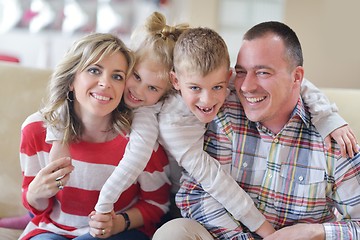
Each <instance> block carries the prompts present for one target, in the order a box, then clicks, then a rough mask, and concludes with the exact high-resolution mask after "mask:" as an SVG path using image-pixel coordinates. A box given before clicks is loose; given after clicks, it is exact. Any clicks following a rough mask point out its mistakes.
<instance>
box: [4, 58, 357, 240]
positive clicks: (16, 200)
mask: <svg viewBox="0 0 360 240" xmlns="http://www.w3.org/2000/svg"><path fill="white" fill-rule="evenodd" d="M50 74H51V70H49V69H35V68H29V67H23V66H21V65H19V64H10V63H5V62H0V77H1V80H2V82H3V86H2V88H1V91H2V92H1V95H2V96H3V101H2V103H1V105H2V106H1V108H0V111H1V116H2V118H1V119H0V121H1V124H0V129H1V130H0V134H1V139H2V141H1V145H0V149H1V153H2V157H1V168H0V183H1V185H0V218H2V217H10V216H20V215H23V214H25V213H26V212H27V211H26V209H24V207H23V206H22V202H21V171H20V165H19V141H20V127H21V124H22V122H23V121H24V120H25V118H26V117H27V116H28V115H30V114H31V113H33V112H35V111H36V110H38V109H39V108H40V106H41V102H42V99H43V97H44V96H45V92H46V88H47V82H48V79H49V77H50ZM323 90H324V92H325V93H326V94H327V96H328V97H329V98H330V99H331V101H334V102H335V103H336V104H337V106H338V108H339V109H340V114H341V115H342V116H343V117H344V118H345V119H346V120H347V121H348V122H349V124H350V125H351V127H352V128H353V130H354V131H355V133H356V135H357V137H358V138H360V121H359V119H357V117H356V116H359V114H358V113H357V111H356V109H354V108H355V107H356V104H355V103H356V102H357V101H358V100H359V99H360V89H323ZM353 106H354V107H353ZM20 233H21V230H12V229H5V228H0V239H1V240H8V239H9V240H13V239H18V236H19V235H20Z"/></svg>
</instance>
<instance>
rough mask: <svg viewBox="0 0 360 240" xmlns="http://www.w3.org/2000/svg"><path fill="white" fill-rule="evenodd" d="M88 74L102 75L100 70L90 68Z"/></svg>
mask: <svg viewBox="0 0 360 240" xmlns="http://www.w3.org/2000/svg"><path fill="white" fill-rule="evenodd" d="M88 72H89V73H91V74H100V70H99V69H98V68H94V67H92V68H89V69H88Z"/></svg>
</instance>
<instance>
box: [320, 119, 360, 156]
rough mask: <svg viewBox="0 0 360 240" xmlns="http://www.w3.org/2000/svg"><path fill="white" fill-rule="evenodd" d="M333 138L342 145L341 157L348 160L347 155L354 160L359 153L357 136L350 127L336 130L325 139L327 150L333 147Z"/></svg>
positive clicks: (346, 126) (345, 126)
mask: <svg viewBox="0 0 360 240" xmlns="http://www.w3.org/2000/svg"><path fill="white" fill-rule="evenodd" d="M331 138H333V139H334V140H335V141H336V142H337V143H338V144H339V145H340V151H341V155H342V156H343V157H344V158H346V157H347V155H348V156H349V157H350V158H353V157H354V155H355V154H356V153H358V152H359V145H358V143H357V139H356V136H355V134H354V132H353V131H352V130H351V128H350V127H349V126H348V125H344V126H342V127H339V128H338V129H335V130H334V131H332V132H331V133H330V135H328V136H327V137H326V138H325V140H324V141H325V147H326V148H327V149H330V147H331Z"/></svg>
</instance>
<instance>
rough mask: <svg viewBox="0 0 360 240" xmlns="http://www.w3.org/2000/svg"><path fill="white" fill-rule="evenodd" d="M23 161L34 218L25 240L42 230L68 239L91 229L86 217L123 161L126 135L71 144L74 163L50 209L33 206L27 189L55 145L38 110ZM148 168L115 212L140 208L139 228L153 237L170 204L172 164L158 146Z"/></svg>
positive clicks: (26, 129) (28, 128)
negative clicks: (170, 167) (141, 223)
mask: <svg viewBox="0 0 360 240" xmlns="http://www.w3.org/2000/svg"><path fill="white" fill-rule="evenodd" d="M21 133H22V134H21V143H20V163H21V169H22V172H23V176H24V178H23V185H22V195H23V203H24V206H25V207H26V208H27V209H29V210H30V211H31V212H32V213H33V214H34V215H35V217H34V218H33V219H32V221H31V222H30V223H29V224H28V226H27V227H26V229H25V231H24V233H23V234H22V236H21V239H30V238H31V237H32V236H34V235H37V234H38V233H40V232H53V233H57V234H60V235H64V236H66V237H69V238H73V237H76V236H80V235H83V234H85V233H87V232H88V231H89V228H88V215H89V213H90V212H91V211H93V210H94V207H95V204H96V202H97V200H98V197H99V192H100V190H101V187H102V186H103V184H104V183H105V181H106V180H107V179H108V177H109V176H110V175H111V173H112V172H113V170H114V169H115V167H116V166H117V165H118V163H119V161H120V160H121V158H122V156H123V154H124V150H125V147H126V144H127V142H128V139H126V138H124V137H122V136H120V135H119V136H117V137H116V138H115V139H113V140H111V141H109V142H105V143H89V142H79V143H76V144H72V145H71V146H70V152H71V156H72V159H73V160H72V164H73V166H74V167H75V169H74V171H73V172H72V173H71V174H70V179H69V181H68V182H67V184H66V186H65V187H64V189H63V190H62V191H59V192H58V193H57V194H56V195H55V196H54V197H53V199H50V204H49V207H48V208H47V209H45V210H44V211H42V212H39V211H38V210H36V209H34V208H32V206H30V205H29V204H28V202H27V200H26V192H27V189H28V186H29V184H30V182H31V181H32V180H33V179H34V177H35V176H36V174H37V173H38V172H39V171H40V169H42V168H43V167H45V166H46V165H47V164H48V161H49V159H48V156H49V151H50V149H51V145H50V144H47V143H46V142H45V137H46V128H44V122H43V119H42V116H41V114H40V113H39V112H37V113H34V114H32V115H31V116H29V117H28V118H27V119H26V120H25V122H24V123H23V125H22V132H21ZM155 148H156V149H154V152H153V154H152V156H151V159H150V161H149V162H148V164H147V166H146V168H145V169H144V171H143V172H142V173H141V174H140V176H139V177H138V179H137V181H136V182H135V183H134V184H132V185H131V186H130V187H129V188H128V189H127V190H126V191H125V192H124V193H123V194H122V195H121V197H120V199H119V200H118V201H117V202H116V203H115V205H114V210H115V212H119V211H124V210H126V209H128V208H130V207H136V208H138V209H139V211H140V212H141V214H142V216H143V219H144V226H143V227H141V228H140V230H141V231H143V232H144V233H146V234H147V235H148V236H151V235H152V234H153V233H154V231H155V225H156V224H157V223H158V222H159V221H160V218H161V217H162V216H163V215H164V214H165V213H166V212H167V211H168V208H169V191H170V181H169V178H168V177H169V165H168V159H167V156H166V154H165V152H164V150H163V148H162V147H161V146H160V145H157V146H156V147H155Z"/></svg>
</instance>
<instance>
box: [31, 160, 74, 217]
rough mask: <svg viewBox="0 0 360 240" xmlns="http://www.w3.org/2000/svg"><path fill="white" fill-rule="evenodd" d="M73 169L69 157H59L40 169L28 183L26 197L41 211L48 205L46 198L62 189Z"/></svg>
mask: <svg viewBox="0 0 360 240" xmlns="http://www.w3.org/2000/svg"><path fill="white" fill-rule="evenodd" d="M73 170H74V166H72V165H71V159H70V158H68V157H64V158H59V159H57V160H54V161H52V162H50V163H49V164H48V165H47V166H46V167H44V168H43V169H41V170H40V171H39V172H38V174H37V175H36V176H35V178H34V179H33V180H32V182H31V183H30V184H29V187H28V191H27V195H26V198H27V200H28V203H29V204H30V205H31V206H33V207H34V208H36V209H38V210H39V211H42V210H44V209H46V208H47V207H48V204H49V201H48V199H49V198H51V197H53V196H55V195H56V193H57V192H58V191H60V190H61V189H63V187H64V186H65V185H66V183H67V182H68V180H69V177H70V173H71V172H72V171H73Z"/></svg>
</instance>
